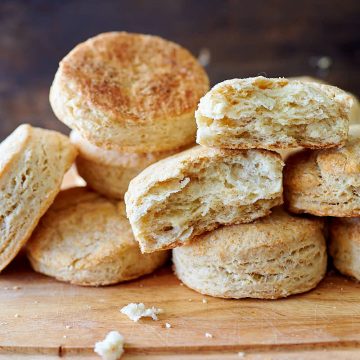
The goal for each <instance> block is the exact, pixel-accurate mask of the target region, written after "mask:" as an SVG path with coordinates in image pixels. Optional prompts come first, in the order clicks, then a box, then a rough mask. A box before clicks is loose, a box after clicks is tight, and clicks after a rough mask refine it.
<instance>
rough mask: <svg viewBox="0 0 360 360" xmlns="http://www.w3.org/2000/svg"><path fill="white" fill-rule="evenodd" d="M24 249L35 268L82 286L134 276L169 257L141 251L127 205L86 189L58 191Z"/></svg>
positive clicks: (160, 253)
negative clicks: (129, 218)
mask: <svg viewBox="0 0 360 360" xmlns="http://www.w3.org/2000/svg"><path fill="white" fill-rule="evenodd" d="M26 249H27V255H28V258H29V260H30V263H31V265H32V267H33V268H34V270H36V271H38V272H40V273H43V274H45V275H49V276H53V277H55V278H56V279H58V280H61V281H68V282H71V283H73V284H77V285H83V286H99V285H109V284H115V283H118V282H120V281H125V280H131V279H135V278H137V277H140V276H142V275H145V274H149V273H151V272H152V271H154V270H155V269H156V268H157V267H159V266H161V265H162V264H163V263H164V262H165V261H166V259H167V258H168V253H167V252H166V251H161V252H156V253H152V254H145V255H144V254H141V252H140V249H139V245H138V243H137V242H136V241H135V240H134V237H133V234H132V231H131V227H130V224H129V221H128V220H127V218H126V214H125V204H124V203H123V202H122V201H115V200H109V199H107V198H105V197H103V196H101V195H99V194H97V193H95V192H93V191H91V190H89V189H87V188H84V187H79V188H72V189H68V190H65V191H62V192H61V193H60V194H59V195H58V197H57V198H56V199H55V202H54V204H53V205H52V206H51V207H50V209H49V210H48V212H47V213H46V214H45V216H44V217H43V218H42V219H41V220H40V222H39V225H38V227H37V228H36V230H35V232H34V233H33V235H32V237H31V239H30V241H29V243H28V244H27V247H26Z"/></svg>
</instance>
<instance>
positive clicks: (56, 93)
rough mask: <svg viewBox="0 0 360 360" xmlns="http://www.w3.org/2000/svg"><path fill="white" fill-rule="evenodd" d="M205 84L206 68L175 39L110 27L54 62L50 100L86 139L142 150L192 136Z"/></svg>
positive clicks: (188, 141) (174, 143) (175, 144)
mask: <svg viewBox="0 0 360 360" xmlns="http://www.w3.org/2000/svg"><path fill="white" fill-rule="evenodd" d="M208 89H209V80H208V77H207V75H206V73H205V71H204V69H203V68H202V67H201V65H200V64H199V63H198V62H197V60H196V59H195V58H194V57H193V56H192V55H191V54H190V53H189V52H188V51H187V50H186V49H184V48H182V47H181V46H180V45H177V44H175V43H173V42H170V41H167V40H164V39H162V38H160V37H157V36H151V35H143V34H131V33H126V32H110V33H104V34H100V35H98V36H95V37H94V38H91V39H89V40H87V41H85V42H83V43H81V44H79V45H77V46H76V47H75V48H74V49H73V50H72V51H71V52H70V53H69V54H68V55H67V56H66V57H65V58H64V59H63V60H62V61H61V62H60V65H59V69H58V71H57V73H56V75H55V78H54V82H53V84H52V87H51V89H50V103H51V106H52V109H53V111H54V113H55V115H56V116H57V117H58V119H59V120H60V121H62V122H64V123H65V124H66V125H68V126H69V127H70V128H72V129H73V130H76V131H77V132H79V133H80V134H81V135H82V136H83V137H84V138H86V139H87V140H89V141H90V142H91V143H93V144H95V145H97V146H99V147H104V148H108V149H115V150H119V151H128V152H139V153H143V152H153V151H165V150H171V149H174V148H175V149H176V148H178V147H182V146H185V145H188V144H191V143H193V142H195V134H196V124H195V118H194V112H195V110H196V106H197V104H198V102H199V100H200V98H201V96H203V95H204V94H205V93H206V91H208Z"/></svg>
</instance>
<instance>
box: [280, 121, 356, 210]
mask: <svg viewBox="0 0 360 360" xmlns="http://www.w3.org/2000/svg"><path fill="white" fill-rule="evenodd" d="M284 194H285V200H286V204H287V206H288V208H289V210H290V211H292V212H295V213H309V214H313V215H318V216H335V217H356V216H360V125H352V126H351V127H350V136H349V139H348V141H347V143H346V145H345V146H344V147H342V148H338V149H327V150H316V151H310V150H302V151H300V152H298V153H296V154H294V155H291V156H290V157H289V158H288V159H287V161H286V166H285V170H284Z"/></svg>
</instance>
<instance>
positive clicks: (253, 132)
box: [195, 76, 353, 149]
mask: <svg viewBox="0 0 360 360" xmlns="http://www.w3.org/2000/svg"><path fill="white" fill-rule="evenodd" d="M352 101H353V100H352V98H351V96H350V95H348V94H347V93H346V92H344V91H342V90H340V89H338V88H336V87H334V86H329V85H322V84H317V83H311V82H302V81H298V80H287V79H284V78H273V79H268V78H265V77H262V76H259V77H255V78H248V79H233V80H226V81H224V82H222V83H219V84H217V85H215V86H214V87H213V88H212V89H211V90H210V91H209V92H208V93H207V94H206V95H205V96H204V97H203V98H202V99H201V100H200V103H199V106H198V109H197V111H196V113H195V115H196V122H197V126H198V131H197V142H198V143H199V144H201V145H204V146H214V147H221V148H231V149H246V148H265V149H281V148H290V147H297V146H304V147H308V148H327V147H333V146H338V145H342V144H343V143H344V142H345V140H346V137H347V133H348V123H349V113H350V108H351V106H352Z"/></svg>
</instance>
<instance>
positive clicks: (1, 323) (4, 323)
mask: <svg viewBox="0 0 360 360" xmlns="http://www.w3.org/2000/svg"><path fill="white" fill-rule="evenodd" d="M7 324H8V323H7V322H0V326H3V325H7Z"/></svg>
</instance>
